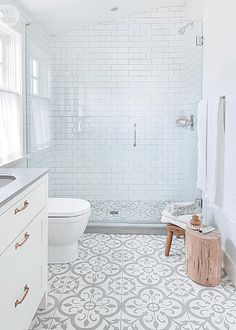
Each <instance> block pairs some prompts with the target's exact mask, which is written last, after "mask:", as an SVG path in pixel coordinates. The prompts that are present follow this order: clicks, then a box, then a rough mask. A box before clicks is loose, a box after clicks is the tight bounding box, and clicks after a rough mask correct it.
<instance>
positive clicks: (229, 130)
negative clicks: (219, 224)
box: [223, 95, 236, 222]
mask: <svg viewBox="0 0 236 330" xmlns="http://www.w3.org/2000/svg"><path fill="white" fill-rule="evenodd" d="M235 114H236V95H231V96H227V100H226V123H225V181H224V208H223V212H224V214H225V215H226V216H227V217H228V218H229V219H231V220H232V221H234V222H236V197H235V196H236V148H235V142H236V117H235Z"/></svg>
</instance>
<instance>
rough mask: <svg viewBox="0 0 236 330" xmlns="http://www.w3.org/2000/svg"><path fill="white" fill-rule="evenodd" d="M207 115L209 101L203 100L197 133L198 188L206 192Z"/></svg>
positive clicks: (199, 107)
mask: <svg viewBox="0 0 236 330" xmlns="http://www.w3.org/2000/svg"><path fill="white" fill-rule="evenodd" d="M207 117H208V102H207V101H206V100H202V101H200V102H199V104H198V119H197V135H198V176H197V188H199V189H201V191H202V192H203V193H204V194H205V192H206V180H207V179H206V178H207Z"/></svg>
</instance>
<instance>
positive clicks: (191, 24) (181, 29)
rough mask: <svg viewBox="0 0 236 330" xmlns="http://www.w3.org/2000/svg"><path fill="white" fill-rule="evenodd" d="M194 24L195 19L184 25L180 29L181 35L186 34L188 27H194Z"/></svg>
mask: <svg viewBox="0 0 236 330" xmlns="http://www.w3.org/2000/svg"><path fill="white" fill-rule="evenodd" d="M193 25H194V22H193V21H192V22H190V23H188V24H186V25H184V26H183V27H182V28H180V29H179V30H178V33H179V34H181V36H182V35H184V34H185V32H186V30H187V28H188V27H189V26H192V27H193Z"/></svg>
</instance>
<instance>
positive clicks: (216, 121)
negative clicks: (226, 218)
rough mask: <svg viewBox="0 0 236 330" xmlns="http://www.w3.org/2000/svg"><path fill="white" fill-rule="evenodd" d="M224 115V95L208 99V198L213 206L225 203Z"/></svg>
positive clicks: (220, 205)
mask: <svg viewBox="0 0 236 330" xmlns="http://www.w3.org/2000/svg"><path fill="white" fill-rule="evenodd" d="M224 117H225V99H224V98H223V97H221V98H220V100H219V99H215V100H209V101H208V128H207V191H206V198H207V199H208V200H209V202H210V205H211V206H214V207H215V206H219V207H222V205H223V180H224V145H225V142H224V140H225V132H224V126H225V122H224Z"/></svg>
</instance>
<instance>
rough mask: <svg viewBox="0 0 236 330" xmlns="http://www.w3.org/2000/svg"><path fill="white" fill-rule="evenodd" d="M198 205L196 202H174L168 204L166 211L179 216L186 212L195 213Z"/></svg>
mask: <svg viewBox="0 0 236 330" xmlns="http://www.w3.org/2000/svg"><path fill="white" fill-rule="evenodd" d="M196 208H197V205H196V203H195V202H172V203H169V204H167V206H166V211H168V212H169V213H171V214H172V215H175V216H179V215H185V214H194V213H195V212H196Z"/></svg>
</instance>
